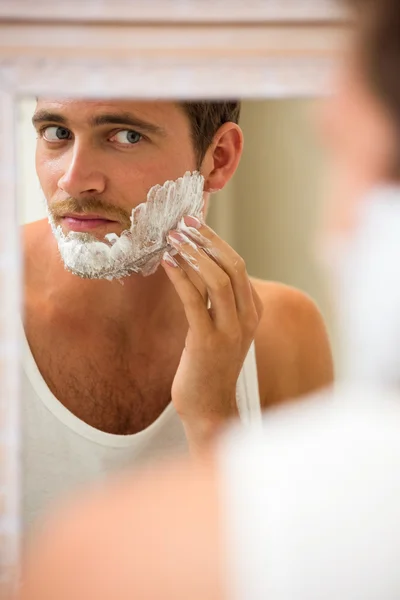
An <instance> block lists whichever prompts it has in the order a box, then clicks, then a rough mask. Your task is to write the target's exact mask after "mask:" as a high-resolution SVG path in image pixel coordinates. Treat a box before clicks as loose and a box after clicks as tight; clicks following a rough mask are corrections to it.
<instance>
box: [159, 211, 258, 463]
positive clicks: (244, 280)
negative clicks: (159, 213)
mask: <svg viewBox="0 0 400 600" xmlns="http://www.w3.org/2000/svg"><path fill="white" fill-rule="evenodd" d="M184 221H185V225H186V226H185V228H184V231H182V230H179V231H178V230H177V231H172V232H171V233H170V235H169V239H168V241H169V243H170V244H171V246H173V248H174V249H175V250H176V252H177V255H175V258H174V257H172V256H171V255H170V254H167V253H166V254H165V255H164V260H163V263H162V264H163V267H164V269H165V271H166V273H167V275H168V277H169V279H170V280H171V282H172V284H173V285H174V287H175V289H176V291H177V293H178V295H179V297H180V299H181V300H182V303H183V306H184V310H185V314H186V318H187V320H188V324H189V331H188V334H187V337H186V344H185V349H184V351H183V354H182V357H181V361H180V364H179V367H178V370H177V373H176V375H175V379H174V382H173V385H172V401H173V403H174V405H175V408H176V410H177V412H178V414H179V416H180V418H181V419H182V422H183V425H184V427H185V431H186V435H187V438H188V442H189V446H190V448H191V450H192V451H195V452H196V451H197V450H200V449H202V447H203V445H204V444H205V443H206V442H207V441H208V440H209V439H210V438H211V437H212V436H213V434H214V432H215V431H216V430H217V429H218V428H219V427H220V425H221V424H222V423H223V422H224V421H226V420H227V419H229V418H230V417H232V416H234V415H236V414H237V407H236V383H237V380H238V377H239V374H240V371H241V368H242V366H243V362H244V360H245V358H246V355H247V352H248V350H249V347H250V344H251V342H252V341H253V339H254V336H255V333H256V330H257V327H258V324H259V321H260V317H261V314H262V303H261V300H260V299H259V297H258V295H257V293H256V292H255V290H254V289H253V287H252V285H251V283H250V280H249V277H248V274H247V271H246V267H245V263H244V261H243V259H242V258H241V257H240V256H239V255H238V254H237V253H236V252H235V251H234V250H233V249H232V248H231V247H230V246H229V245H228V244H227V243H226V242H224V241H223V240H221V238H219V237H218V236H217V235H216V234H215V232H213V231H212V230H211V229H210V228H209V227H207V226H206V225H204V224H202V223H200V221H198V220H197V219H195V218H194V217H186V218H185V219H184ZM193 275H194V277H193ZM196 279H197V285H196V284H195V282H194V280H196ZM199 283H200V285H199ZM202 288H203V289H202ZM208 300H209V301H210V304H211V307H210V308H208Z"/></svg>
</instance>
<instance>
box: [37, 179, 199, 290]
mask: <svg viewBox="0 0 400 600" xmlns="http://www.w3.org/2000/svg"><path fill="white" fill-rule="evenodd" d="M203 190H204V177H203V176H202V175H201V174H200V173H199V172H197V171H194V172H193V173H191V172H190V171H187V172H186V173H185V174H184V176H183V177H180V178H179V179H177V180H176V181H166V182H165V183H164V184H163V185H156V186H154V187H152V188H151V189H150V191H149V193H148V194H147V201H146V202H143V203H142V204H139V205H138V206H137V207H136V208H134V209H133V210H132V215H131V227H130V229H129V230H127V231H124V232H122V234H121V235H119V236H118V235H117V234H115V233H111V234H108V235H106V236H105V238H104V241H100V240H97V239H96V238H95V237H94V236H92V235H90V234H88V233H80V232H74V231H71V232H69V233H68V234H67V235H65V234H64V232H63V231H62V228H61V226H57V225H56V223H55V221H54V219H53V217H52V216H51V214H50V212H49V211H48V219H49V223H50V225H51V228H52V230H53V233H54V236H55V238H56V240H57V244H58V249H59V252H60V254H61V258H62V260H63V262H64V265H65V268H66V269H67V270H68V271H70V272H71V273H73V274H74V275H78V276H79V277H82V278H85V279H107V280H108V281H112V280H113V279H122V278H124V277H127V276H129V275H131V274H132V273H141V274H142V275H144V276H147V275H151V274H152V273H154V272H155V271H156V270H157V268H158V267H159V265H160V263H161V260H162V257H163V254H164V252H165V251H167V252H168V251H170V250H172V247H171V245H170V244H169V242H168V240H167V236H168V233H169V232H170V231H171V230H172V229H176V228H177V227H178V224H179V222H180V221H181V220H182V218H183V217H185V216H193V217H196V218H197V219H199V220H201V221H202V219H203V215H202V211H203V204H204V199H203Z"/></svg>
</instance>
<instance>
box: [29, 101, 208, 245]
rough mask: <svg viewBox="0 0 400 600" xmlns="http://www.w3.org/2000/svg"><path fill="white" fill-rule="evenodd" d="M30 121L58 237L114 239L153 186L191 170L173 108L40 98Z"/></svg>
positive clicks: (184, 128) (191, 157) (187, 140)
mask: <svg viewBox="0 0 400 600" xmlns="http://www.w3.org/2000/svg"><path fill="white" fill-rule="evenodd" d="M33 122H34V125H35V128H36V130H37V132H38V141H37V148H36V170H37V174H38V177H39V181H40V184H41V187H42V189H43V192H44V195H45V197H46V201H47V203H48V207H49V210H50V213H51V214H52V216H53V218H54V220H55V222H56V224H57V225H61V227H62V230H63V232H64V234H68V233H69V232H70V231H79V232H85V233H90V234H91V235H93V236H95V237H96V238H97V239H103V238H104V235H106V234H107V233H116V234H117V235H119V234H121V233H122V231H124V230H125V229H129V227H130V215H131V212H132V209H133V208H134V207H136V206H137V205H138V204H140V203H142V202H144V201H145V200H146V197H147V192H148V191H149V189H150V188H151V187H152V186H154V185H156V184H163V183H164V182H165V181H166V180H175V179H177V178H178V177H181V176H182V175H183V174H184V173H185V171H194V170H196V167H197V165H196V157H195V151H194V147H193V142H192V138H191V131H190V123H189V120H188V118H187V116H186V115H185V113H184V111H183V109H182V108H181V107H180V106H179V104H177V103H173V102H134V101H132V102H131V101H114V100H112V101H105V100H102V101H86V100H65V101H59V100H58V101H56V100H39V101H38V103H37V107H36V111H35V114H34V117H33ZM88 217H89V218H88Z"/></svg>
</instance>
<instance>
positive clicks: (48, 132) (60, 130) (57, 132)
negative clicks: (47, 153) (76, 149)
mask: <svg viewBox="0 0 400 600" xmlns="http://www.w3.org/2000/svg"><path fill="white" fill-rule="evenodd" d="M42 136H43V137H44V139H45V140H46V141H47V142H60V141H63V140H69V139H70V138H71V132H70V131H69V129H66V128H65V127H55V126H52V127H45V128H44V129H43V130H42Z"/></svg>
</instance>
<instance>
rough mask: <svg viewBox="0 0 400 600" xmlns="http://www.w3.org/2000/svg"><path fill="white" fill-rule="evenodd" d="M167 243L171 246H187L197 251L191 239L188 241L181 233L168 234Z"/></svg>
mask: <svg viewBox="0 0 400 600" xmlns="http://www.w3.org/2000/svg"><path fill="white" fill-rule="evenodd" d="M168 241H169V242H170V243H171V244H172V245H177V244H179V245H180V244H188V245H189V246H191V247H192V248H193V249H194V250H197V246H196V244H195V243H194V242H192V240H191V239H189V238H188V237H187V236H186V235H185V234H184V233H182V232H181V231H171V232H170V233H169V234H168Z"/></svg>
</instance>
